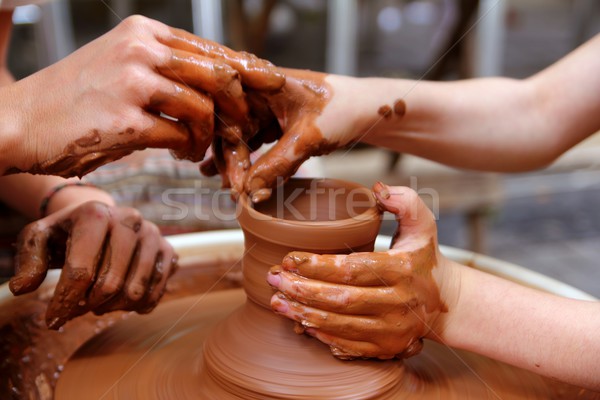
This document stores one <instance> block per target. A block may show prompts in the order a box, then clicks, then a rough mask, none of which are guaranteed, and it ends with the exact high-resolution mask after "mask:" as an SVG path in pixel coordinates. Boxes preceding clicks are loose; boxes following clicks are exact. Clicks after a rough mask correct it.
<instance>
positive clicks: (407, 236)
mask: <svg viewBox="0 0 600 400" xmlns="http://www.w3.org/2000/svg"><path fill="white" fill-rule="evenodd" d="M373 193H374V194H375V197H376V198H377V202H378V203H379V204H380V205H381V207H382V208H383V209H384V211H388V212H391V213H393V214H395V216H396V221H397V222H398V229H397V230H396V235H395V236H394V241H393V243H392V248H393V249H399V248H403V249H407V248H420V247H422V246H423V240H425V241H430V238H431V237H435V235H436V225H435V217H434V215H433V213H432V212H431V210H429V208H428V207H427V206H426V205H425V203H424V202H423V201H422V200H421V199H420V198H419V195H418V194H417V192H415V191H414V190H412V189H410V188H407V187H403V186H393V187H390V186H387V185H385V184H383V183H381V182H377V183H376V184H375V185H374V186H373ZM400 234H401V235H400Z"/></svg>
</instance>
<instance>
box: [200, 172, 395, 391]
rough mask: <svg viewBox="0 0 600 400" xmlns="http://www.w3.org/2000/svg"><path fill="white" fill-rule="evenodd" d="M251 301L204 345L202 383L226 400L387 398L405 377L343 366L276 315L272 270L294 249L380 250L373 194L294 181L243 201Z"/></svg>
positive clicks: (371, 367)
mask: <svg viewBox="0 0 600 400" xmlns="http://www.w3.org/2000/svg"><path fill="white" fill-rule="evenodd" d="M239 207H240V208H239V217H238V219H239V222H240V225H241V227H242V230H243V231H244V238H245V253H244V257H243V273H244V289H245V291H246V293H247V295H248V301H247V302H246V304H245V305H244V306H243V307H242V308H241V309H239V310H238V311H236V312H234V313H233V314H232V315H231V316H230V317H229V318H228V319H226V320H225V321H223V322H222V323H221V324H220V325H218V326H217V327H216V329H215V330H214V331H213V333H212V334H211V336H210V337H209V338H208V339H207V340H206V342H205V346H204V365H203V373H202V374H201V375H202V380H203V382H202V386H203V387H204V388H205V389H206V391H207V392H206V395H207V396H210V397H212V398H219V399H228V398H231V399H234V398H243V399H250V398H260V399H293V398H299V397H301V398H328V399H350V398H353V399H356V398H360V399H369V398H378V399H385V398H388V396H391V393H393V392H395V390H394V389H395V387H396V386H397V384H398V383H399V382H401V377H402V374H403V371H404V369H403V366H402V363H400V362H398V361H387V362H368V361H362V360H361V361H340V360H338V359H336V358H334V357H333V356H332V355H331V353H330V350H329V348H328V347H327V346H326V345H324V344H323V343H321V342H319V341H317V340H316V339H314V338H310V337H308V336H306V335H298V334H296V333H294V330H293V322H291V321H289V320H287V319H285V318H283V317H281V316H278V315H276V314H274V313H273V312H272V311H271V310H270V306H269V302H270V298H271V296H272V295H273V293H274V291H273V289H272V288H271V287H270V286H269V285H268V283H267V282H266V276H267V272H268V270H269V268H270V267H272V266H273V265H276V264H279V263H281V260H282V259H283V257H284V256H285V255H286V254H287V253H288V252H290V251H293V250H301V251H309V252H314V253H321V254H324V253H330V254H340V253H346V254H347V253H350V252H353V251H373V246H374V242H375V238H376V236H377V232H378V230H379V227H380V222H381V219H380V213H379V211H378V210H377V207H376V205H375V201H374V198H373V195H372V194H371V192H370V191H369V190H368V189H366V188H364V187H361V186H359V185H357V184H353V183H349V182H344V181H339V180H330V179H326V180H309V179H298V180H296V179H294V180H290V181H289V182H288V183H287V184H285V185H284V186H283V187H282V188H280V189H279V190H277V191H275V192H274V193H273V195H272V197H271V199H270V200H269V201H267V202H265V203H260V204H258V205H256V206H254V205H253V204H252V203H251V201H250V200H249V199H248V197H247V196H242V198H241V199H240V202H239Z"/></svg>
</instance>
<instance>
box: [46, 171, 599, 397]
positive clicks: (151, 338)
mask: <svg viewBox="0 0 600 400" xmlns="http://www.w3.org/2000/svg"><path fill="white" fill-rule="evenodd" d="M323 184H324V185H331V182H330V181H324V182H323ZM293 185H300V187H301V186H302V185H306V183H298V182H296V181H292V182H291V183H290V184H289V185H287V186H286V187H285V188H284V189H280V190H282V191H283V193H284V197H283V198H284V199H287V200H289V201H288V202H287V203H286V204H287V205H288V207H284V208H278V207H277V205H278V204H281V203H280V202H278V201H277V196H278V194H277V193H274V196H272V197H271V199H270V200H269V201H268V202H266V203H261V204H259V205H256V206H254V207H252V204H251V201H250V200H249V199H248V198H247V197H246V196H245V195H244V196H242V198H241V200H240V204H241V210H240V223H241V225H242V227H243V228H244V230H245V232H244V233H245V245H246V251H245V255H244V287H245V290H246V292H247V294H248V300H245V296H244V295H243V294H242V293H241V292H239V291H231V292H221V293H213V294H209V295H198V296H193V297H188V298H185V299H181V300H178V301H173V302H170V303H166V304H163V305H161V306H159V308H158V309H157V310H156V311H155V312H154V313H153V314H152V315H150V316H147V317H142V316H138V315H131V316H130V317H129V318H128V319H127V320H126V321H121V322H119V323H117V324H115V326H113V327H111V328H110V329H108V330H106V331H105V332H103V333H101V334H100V335H98V336H96V337H95V338H94V339H93V340H91V341H90V342H88V343H87V344H86V345H85V346H83V347H82V348H81V349H80V350H79V351H78V352H77V354H76V355H75V356H74V357H73V358H72V359H71V360H70V361H69V363H68V364H67V365H66V368H65V370H64V372H63V374H62V376H61V379H60V380H59V382H58V385H57V389H56V399H58V400H61V399H71V398H78V397H80V396H81V394H82V393H85V395H86V397H89V398H103V399H116V398H143V399H159V398H168V399H174V400H176V399H195V398H202V399H225V400H227V399H299V398H331V399H370V398H372V399H401V398H402V399H404V398H410V399H439V398H443V399H464V398H474V399H479V398H502V399H522V398H528V399H549V398H557V399H558V398H593V396H594V394H593V393H587V392H585V391H581V390H580V389H577V388H572V387H568V386H566V385H558V384H552V385H549V384H548V383H547V382H546V381H545V380H544V379H543V378H541V377H539V376H537V375H535V374H533V373H530V372H526V371H522V370H518V369H516V368H513V367H509V366H507V365H505V364H502V363H499V362H496V361H492V360H489V359H486V358H484V357H480V356H477V355H474V354H471V353H467V352H463V351H455V350H452V349H449V348H446V347H444V346H443V345H438V344H435V343H427V345H426V347H425V350H424V351H423V353H422V354H421V355H420V356H418V357H414V358H412V359H409V360H407V361H406V362H404V363H403V362H401V361H364V360H360V361H351V362H345V361H340V360H337V359H335V358H334V357H331V355H330V354H329V352H328V351H327V347H326V346H324V345H323V344H321V343H320V342H318V341H316V340H314V339H312V338H308V337H307V336H305V335H297V334H295V333H293V330H292V325H293V323H291V322H290V321H288V320H286V319H284V318H281V317H278V316H276V315H274V314H273V313H272V312H271V311H270V310H269V309H268V301H269V298H270V296H271V295H272V293H273V291H272V290H271V289H270V288H269V286H268V285H267V284H266V282H265V275H266V273H267V270H268V269H269V267H270V266H271V265H272V264H275V263H278V262H280V260H281V258H282V257H283V255H284V254H286V253H287V252H289V250H290V249H297V250H303V251H310V252H315V251H317V252H320V253H340V252H344V253H348V252H350V251H351V249H352V250H356V251H369V250H370V249H372V246H373V238H374V235H375V234H376V232H377V228H378V225H379V220H378V218H377V216H378V212H377V210H376V209H375V208H374V207H372V206H371V207H370V206H368V205H366V206H362V207H358V208H357V211H358V212H359V216H363V217H368V218H362V219H361V218H357V219H355V220H354V221H353V222H351V221H348V219H346V220H344V219H345V217H347V216H348V213H347V212H344V210H347V209H345V208H344V207H342V208H341V209H340V207H333V208H334V212H333V213H331V214H330V210H331V208H332V207H331V204H335V205H340V204H341V203H340V200H339V199H336V200H335V201H333V203H329V204H327V206H323V204H322V203H321V206H320V207H316V208H315V207H312V206H310V201H307V198H308V196H307V195H305V196H299V197H296V198H293V196H294V190H293V189H295V188H297V187H298V186H293ZM334 188H335V187H334ZM286 189H287V191H286ZM363 193H365V192H363ZM366 193H367V194H368V192H366ZM340 198H341V197H340ZM294 199H295V200H294ZM367 199H371V202H372V198H371V197H370V196H369V195H367V197H366V198H364V199H363V200H365V202H366V200H367ZM279 200H281V198H279ZM299 210H300V211H302V213H301V214H297V212H298V211H299ZM337 211H340V213H338V212H337ZM311 212H313V213H314V214H313V219H312V222H305V221H298V220H299V219H302V218H304V217H303V215H304V216H306V214H307V213H309V214H310V213H311ZM273 216H280V217H281V218H278V219H275V218H273ZM330 217H333V218H334V220H336V219H337V221H327V220H328V219H329V218H330ZM315 219H316V222H315ZM339 219H341V220H342V221H339ZM344 226H345V228H344ZM360 232H362V234H360ZM240 306H241V307H240ZM232 311H233V314H231V315H230V316H229V317H225V315H226V314H228V313H229V312H232Z"/></svg>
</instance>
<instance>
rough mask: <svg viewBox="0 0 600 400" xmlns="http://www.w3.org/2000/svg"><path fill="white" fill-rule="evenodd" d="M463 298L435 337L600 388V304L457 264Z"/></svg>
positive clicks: (547, 374) (564, 378)
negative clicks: (519, 283)
mask: <svg viewBox="0 0 600 400" xmlns="http://www.w3.org/2000/svg"><path fill="white" fill-rule="evenodd" d="M449 267H450V268H452V269H454V270H455V272H456V271H458V275H459V276H460V279H459V287H460V294H459V297H458V300H457V303H456V304H455V305H454V307H451V308H450V311H449V312H448V314H446V315H445V316H444V318H445V319H444V323H443V325H444V329H443V330H442V333H441V335H440V336H437V335H435V334H433V335H431V339H434V340H437V341H443V342H444V343H445V344H448V345H450V346H453V347H457V348H461V349H465V350H469V351H473V352H476V353H479V354H483V355H486V356H488V357H491V358H494V359H496V360H500V361H503V362H506V363H509V364H512V365H515V366H518V367H521V368H524V369H527V370H530V371H533V372H536V373H539V374H542V375H545V376H549V377H553V378H556V379H559V380H561V381H565V382H569V383H572V384H576V385H580V386H584V387H589V388H594V389H599V388H600V379H599V378H598V376H597V369H598V365H599V362H600V358H599V354H600V340H599V338H598V335H597V332H598V331H599V330H600V317H599V316H600V303H598V302H586V301H578V300H572V299H566V298H562V297H558V296H554V295H551V294H548V293H544V292H541V291H537V290H534V289H530V288H527V287H524V286H521V285H517V284H515V283H513V282H510V281H507V280H504V279H501V278H498V277H495V276H493V275H490V274H486V273H483V272H481V271H477V270H475V269H472V268H468V267H465V266H462V265H458V264H456V263H452V262H451V264H450V266H449Z"/></svg>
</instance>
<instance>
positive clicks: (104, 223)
mask: <svg viewBox="0 0 600 400" xmlns="http://www.w3.org/2000/svg"><path fill="white" fill-rule="evenodd" d="M109 220H110V215H109V211H108V206H107V205H105V204H103V203H99V202H88V203H84V204H83V205H81V206H80V207H78V208H77V209H76V210H74V211H73V213H72V214H70V217H69V218H65V220H63V221H61V224H62V225H63V227H64V229H65V230H67V231H68V232H69V233H70V239H69V241H68V242H67V252H66V261H65V265H64V267H63V270H62V272H61V274H60V278H59V280H58V283H57V284H56V288H55V289H54V295H53V296H52V299H50V303H49V304H48V309H47V311H46V324H47V325H48V327H49V328H50V329H58V328H59V327H61V326H62V325H63V324H64V323H65V322H67V321H68V320H69V319H71V318H74V317H76V316H78V315H81V314H83V313H85V312H86V311H87V310H88V306H87V302H86V292H87V290H88V288H89V287H90V286H91V285H92V283H93V281H94V278H95V276H94V275H95V270H96V266H97V265H98V264H99V262H100V259H101V257H102V255H103V247H104V246H103V245H104V243H105V238H106V235H107V232H108V226H109Z"/></svg>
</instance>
